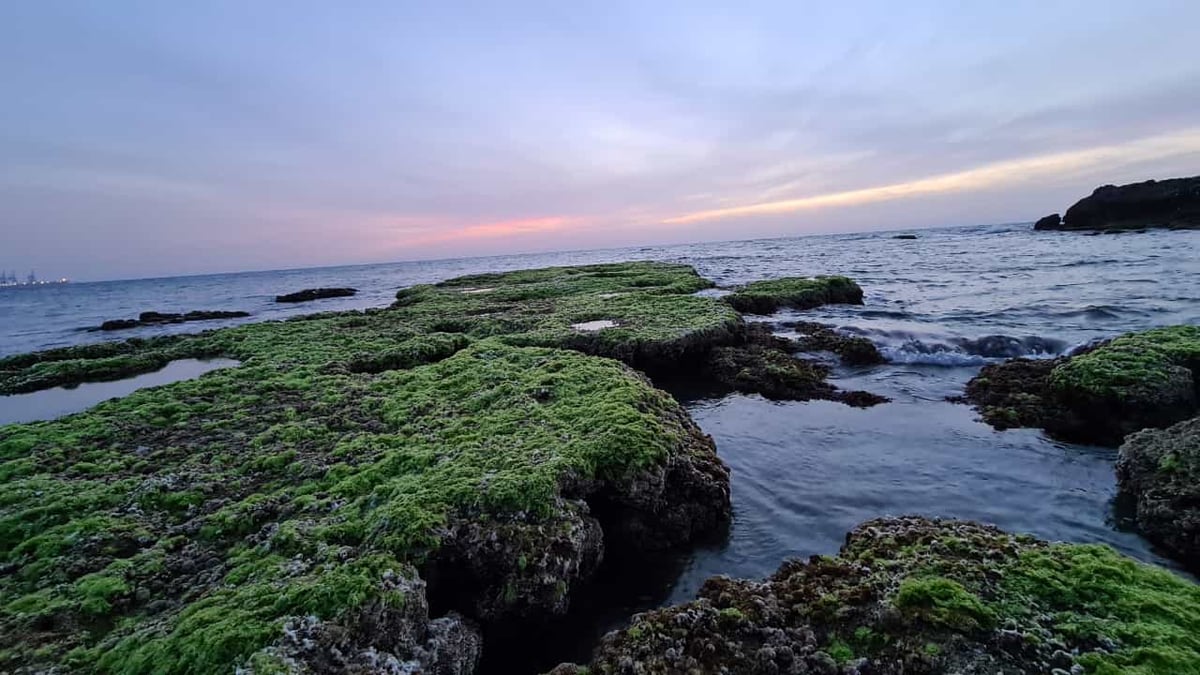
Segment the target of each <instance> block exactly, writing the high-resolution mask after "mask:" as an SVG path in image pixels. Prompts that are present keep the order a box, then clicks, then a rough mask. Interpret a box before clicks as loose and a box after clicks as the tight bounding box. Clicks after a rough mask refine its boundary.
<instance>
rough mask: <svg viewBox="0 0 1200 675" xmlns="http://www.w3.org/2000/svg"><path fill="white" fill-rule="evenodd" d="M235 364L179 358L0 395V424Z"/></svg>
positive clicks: (44, 416)
mask: <svg viewBox="0 0 1200 675" xmlns="http://www.w3.org/2000/svg"><path fill="white" fill-rule="evenodd" d="M236 365H238V362H237V361H234V360H232V359H207V360H203V361H201V360H199V359H179V360H177V361H172V362H170V363H168V364H167V365H166V366H165V367H163V368H162V369H161V370H156V371H154V372H153V373H145V374H143V375H138V376H136V377H131V378H128V379H125V380H116V381H114V382H89V383H86V384H81V385H79V386H77V387H70V388H68V387H55V388H54V389H44V390H42V391H35V392H32V393H29V394H16V395H14V396H0V424H15V423H17V422H37V421H40V420H52V419H55V418H57V417H62V416H63V415H70V414H71V413H77V412H82V411H84V410H87V409H88V408H90V407H92V406H94V405H96V404H97V403H100V402H102V401H107V400H108V399H110V398H118V397H120V396H126V395H128V394H131V393H133V392H135V391H137V390H138V389H145V388H146V387H157V386H159V385H163V384H170V383H172V382H179V381H181V380H190V379H192V378H194V377H200V376H201V375H203V374H204V373H207V372H208V371H210V370H217V369H219V368H230V367H232V366H236Z"/></svg>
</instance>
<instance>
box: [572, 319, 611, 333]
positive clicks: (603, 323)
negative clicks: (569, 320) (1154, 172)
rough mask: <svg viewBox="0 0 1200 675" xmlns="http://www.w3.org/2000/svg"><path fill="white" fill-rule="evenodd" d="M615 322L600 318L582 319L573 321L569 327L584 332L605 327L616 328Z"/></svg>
mask: <svg viewBox="0 0 1200 675" xmlns="http://www.w3.org/2000/svg"><path fill="white" fill-rule="evenodd" d="M616 327H617V322H616V321H613V320H611V319H600V320H599V321H584V322H583V323H573V324H571V328H574V329H575V330H581V331H584V332H585V333H590V332H595V331H598V330H604V329H605V328H616Z"/></svg>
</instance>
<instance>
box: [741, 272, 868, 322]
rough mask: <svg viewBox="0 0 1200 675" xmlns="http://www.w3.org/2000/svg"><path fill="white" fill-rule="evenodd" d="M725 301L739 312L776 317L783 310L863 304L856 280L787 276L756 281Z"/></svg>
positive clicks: (836, 277)
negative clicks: (785, 308)
mask: <svg viewBox="0 0 1200 675" xmlns="http://www.w3.org/2000/svg"><path fill="white" fill-rule="evenodd" d="M724 299H725V301H726V302H728V303H729V304H730V305H732V306H733V307H734V308H735V309H737V310H738V311H740V312H749V313H751V314H773V313H774V312H777V311H779V310H780V309H782V308H784V307H791V308H794V309H812V308H813V307H819V306H821V305H828V304H854V305H861V304H862V302H863V292H862V289H861V288H859V286H858V284H856V283H854V281H853V280H851V279H849V278H847V277H842V276H828V277H814V278H811V279H805V278H799V277H785V278H782V279H770V280H767V281H755V282H753V283H750V284H747V285H745V286H743V287H741V288H739V289H737V291H736V292H734V293H732V294H730V295H727V296H725V298H724Z"/></svg>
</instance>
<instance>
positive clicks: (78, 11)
mask: <svg viewBox="0 0 1200 675" xmlns="http://www.w3.org/2000/svg"><path fill="white" fill-rule="evenodd" d="M1197 26H1200V2H1195V1H1193V0H1178V1H1175V2H1156V1H1153V0H1142V1H1140V2H1137V3H1133V2H1125V1H1121V2H1115V1H1105V0H1091V1H1089V2H1052V1H1048V0H1042V1H1040V2H1023V1H1013V2H1003V3H984V2H950V1H945V0H943V1H938V2H922V1H919V0H910V1H908V2H903V3H900V2H890V1H889V2H855V1H849V0H848V1H847V2H841V3H832V2H820V3H812V2H799V1H796V0H778V1H770V2H758V1H755V0H742V1H740V2H737V3H730V2H721V3H707V2H702V1H700V0H689V1H686V2H674V1H672V0H655V1H654V2H645V1H644V0H638V1H636V2H628V3H626V2H606V3H590V2H583V1H580V2H520V1H515V0H514V1H513V2H504V3H500V2H479V3H464V2H450V1H447V2H438V3H433V2H428V3H426V2H421V3H418V2H410V1H405V0H387V1H379V2H372V1H366V0H360V1H347V2H338V3H331V2H324V1H322V2H310V1H307V0H289V1H287V2H284V1H282V0H275V1H271V0H262V1H258V2H245V1H244V0H238V1H236V2H224V1H220V0H203V1H196V2H162V1H160V0H152V1H144V2H142V1H134V0H105V1H104V2H97V1H94V0H89V1H83V0H79V1H75V2H68V1H62V0H36V1H34V0H27V1H22V0H16V1H13V2H4V3H0V91H2V92H3V95H2V96H0V269H2V268H18V270H19V271H20V272H21V273H24V271H25V270H27V269H37V270H38V271H39V272H40V273H42V274H43V276H69V277H72V278H77V279H89V280H94V279H108V278H129V277H141V276H158V275H173V274H194V273H204V272H220V271H237V270H250V269H279V268H291V267H302V266H312V265H329V264H350V263H366V262H384V261H395V260H412V259H431V258H446V257H461V256H474V255H492V254H505V253H516V252H537V251H549V250H572V249H586V248H599V247H618V246H631V245H648V244H667V243H678V242H689V241H723V240H734V239H749V238H760V237H781V236H793V235H803V234H809V233H825V232H841V231H862V230H888V229H900V228H912V227H931V226H946V225H959V224H962V225H966V224H981V223H1002V222H1018V221H1031V220H1034V219H1036V218H1038V217H1040V216H1042V215H1045V214H1047V213H1050V212H1054V211H1063V210H1065V209H1066V208H1067V207H1068V206H1070V205H1071V203H1073V202H1074V201H1075V200H1076V199H1078V198H1080V197H1082V196H1084V195H1086V194H1088V193H1090V192H1091V190H1092V189H1093V188H1095V187H1096V186H1098V185H1102V184H1106V183H1117V184H1120V183H1124V182H1132V181H1136V180H1144V179H1149V178H1169V177H1175V176H1183V175H1195V174H1200V58H1196V55H1195V42H1196V37H1197V34H1196V30H1197V29H1196V27H1197Z"/></svg>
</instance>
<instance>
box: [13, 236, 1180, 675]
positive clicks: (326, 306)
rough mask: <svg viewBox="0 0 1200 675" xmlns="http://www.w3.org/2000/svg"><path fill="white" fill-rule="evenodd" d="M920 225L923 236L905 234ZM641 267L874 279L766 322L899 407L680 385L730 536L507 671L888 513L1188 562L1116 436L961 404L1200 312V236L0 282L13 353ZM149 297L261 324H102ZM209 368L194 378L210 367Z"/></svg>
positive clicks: (627, 590)
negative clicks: (667, 264) (1076, 435)
mask: <svg viewBox="0 0 1200 675" xmlns="http://www.w3.org/2000/svg"><path fill="white" fill-rule="evenodd" d="M908 234H911V235H915V236H916V238H915V239H897V238H895V237H896V235H908ZM622 260H664V261H671V262H680V263H687V264H689V265H693V266H694V267H695V268H696V269H697V270H698V271H699V272H700V273H701V274H702V275H704V276H705V277H708V278H710V279H712V280H713V281H715V282H716V283H717V284H718V285H720V286H723V287H729V286H736V285H737V284H741V283H745V282H749V281H754V280H757V279H768V278H774V277H782V276H796V275H802V276H809V275H817V274H845V275H848V276H850V277H853V278H854V279H855V280H857V281H858V282H859V284H860V285H861V286H862V287H863V289H864V290H865V292H866V304H865V305H863V306H829V307H824V308H819V309H816V310H811V311H806V312H790V311H785V312H783V313H781V314H778V315H775V316H771V317H752V318H753V319H754V320H760V321H768V322H771V323H772V324H780V323H783V322H786V321H788V320H794V319H798V318H803V319H804V320H810V321H820V322H825V323H829V324H833V325H836V326H837V327H839V328H840V329H841V330H844V331H847V332H850V333H854V334H858V335H862V336H865V337H868V338H870V339H871V340H873V341H874V342H875V343H876V344H877V345H879V347H880V349H881V350H882V352H883V353H884V355H886V356H887V357H888V359H889V363H887V364H885V365H880V366H870V367H845V366H840V365H838V366H836V367H835V370H834V382H835V384H837V385H839V386H841V387H843V388H852V389H864V390H867V391H871V392H875V393H879V394H883V395H885V396H887V397H889V398H891V399H892V400H891V402H890V403H886V404H883V405H878V406H875V407H872V408H868V409H857V408H850V407H847V406H844V405H841V404H838V403H831V402H826V401H815V402H804V403H797V402H772V401H767V400H765V399H762V398H760V397H758V396H747V395H740V394H733V395H728V396H724V397H721V398H711V397H706V396H705V395H704V394H702V393H693V392H689V391H686V390H679V391H674V392H672V393H674V394H675V395H676V397H677V398H679V399H680V400H681V401H682V402H683V403H684V405H685V406H686V407H687V409H688V410H689V412H690V413H691V415H692V417H693V418H694V419H695V420H696V421H697V422H698V423H699V425H700V427H701V428H702V429H703V430H704V431H705V432H707V433H708V434H711V435H712V437H713V439H714V440H715V441H716V445H717V449H718V453H719V454H720V456H721V458H722V459H723V460H724V461H725V462H726V463H727V464H728V465H729V467H730V469H731V472H732V473H731V475H732V478H731V480H732V484H731V487H732V498H733V510H734V517H733V522H732V525H731V526H730V528H729V531H728V532H727V533H724V534H723V535H722V536H720V537H718V538H716V539H715V540H714V541H711V542H706V543H705V544H703V545H701V546H699V547H697V548H695V549H693V550H690V551H686V552H683V553H681V554H678V555H672V556H669V557H667V558H664V559H663V560H656V561H654V562H653V563H652V564H647V563H646V562H645V561H635V562H633V563H624V562H621V561H613V562H612V563H611V564H610V565H608V566H607V567H606V568H605V569H604V570H602V572H601V576H600V578H599V580H598V582H597V584H596V586H595V587H594V588H593V591H592V592H590V593H586V594H584V595H582V596H580V597H579V598H577V599H576V600H575V604H574V608H573V610H572V612H571V614H570V616H568V617H566V618H565V619H563V620H561V621H557V622H555V623H554V624H553V625H550V626H545V627H543V628H542V630H541V631H540V632H539V633H538V638H537V639H538V642H537V645H538V649H524V648H520V645H515V646H514V648H513V649H511V650H497V651H494V652H493V656H491V657H485V658H487V659H488V662H487V663H485V670H486V671H490V672H521V671H531V670H537V669H547V668H549V667H552V666H553V665H554V664H555V663H557V662H559V661H562V660H572V659H575V660H586V658H587V653H588V650H590V648H591V646H592V645H594V644H595V640H596V639H597V638H598V637H599V635H600V634H601V633H603V632H604V631H606V630H609V629H611V628H613V627H615V626H618V625H620V623H621V622H622V621H626V620H628V618H629V616H630V615H631V614H632V613H633V612H637V611H642V610H645V609H648V608H652V607H655V606H661V605H664V604H671V603H676V602H683V601H686V600H689V599H691V598H692V597H694V596H695V594H696V591H697V590H698V589H699V587H700V584H702V583H703V581H704V580H705V579H706V578H708V577H710V576H713V575H720V574H725V575H729V576H733V577H749V578H761V577H765V576H767V575H769V574H771V573H772V572H773V571H774V570H775V569H776V568H777V567H778V566H779V564H780V563H781V562H782V561H783V560H785V559H787V558H793V557H807V556H811V555H819V554H822V555H830V554H835V553H836V552H837V551H838V548H839V546H840V545H841V544H842V542H843V541H844V538H845V535H846V532H847V531H848V530H850V529H851V528H853V527H854V526H855V525H857V524H858V523H861V522H863V521H865V520H868V519H871V518H876V517H880V516H885V515H899V514H922V515H927V516H942V517H954V518H966V519H972V520H979V521H984V522H988V523H993V524H995V525H998V526H1000V527H1002V528H1004V529H1007V530H1011V531H1015V532H1028V533H1032V534H1034V535H1037V536H1039V537H1042V538H1046V539H1051V540H1063V541H1071V542H1102V543H1106V544H1109V545H1111V546H1113V547H1115V548H1116V549H1118V550H1120V551H1121V552H1123V553H1126V554H1128V555H1130V556H1133V557H1135V558H1138V559H1140V560H1143V561H1146V562H1149V563H1151V564H1155V565H1161V566H1163V567H1166V568H1168V569H1172V570H1174V571H1175V572H1176V573H1178V574H1185V573H1184V572H1182V571H1180V570H1178V569H1176V566H1175V565H1174V564H1173V563H1172V562H1171V561H1169V560H1167V559H1166V558H1164V557H1162V556H1161V555H1160V554H1159V552H1157V551H1156V550H1155V549H1154V548H1153V546H1151V545H1150V544H1149V543H1148V542H1146V541H1145V540H1144V539H1143V538H1141V537H1140V536H1139V535H1138V533H1137V532H1136V531H1135V529H1134V528H1133V527H1132V525H1131V522H1130V514H1129V512H1128V505H1127V504H1124V503H1123V501H1122V500H1120V499H1118V497H1117V493H1116V488H1115V485H1116V484H1115V478H1114V474H1113V462H1114V460H1115V457H1116V451H1115V450H1114V449H1111V448H1100V447H1091V446H1086V445H1076V444H1071V443H1063V442H1060V441H1056V440H1053V439H1050V438H1047V437H1046V436H1045V435H1044V434H1042V433H1041V432H1040V431H1037V430H1032V429H1018V430H1009V431H996V430H994V429H992V428H990V427H989V426H987V425H986V424H983V423H982V422H980V421H979V420H978V418H977V415H976V413H975V412H974V411H973V410H972V409H971V408H970V407H969V406H966V405H962V404H958V403H953V402H950V401H949V400H948V399H949V398H951V397H954V396H957V395H960V394H962V392H963V387H964V385H965V384H966V382H967V381H968V380H969V379H970V378H971V377H972V376H973V375H975V374H976V373H977V372H978V370H979V368H980V367H982V366H983V365H985V364H987V363H991V362H996V361H1000V360H1003V359H1005V358H1010V357H1014V356H1027V357H1033V358H1050V357H1053V356H1056V355H1059V354H1062V353H1065V352H1067V351H1069V350H1070V349H1072V348H1074V347H1077V346H1080V345H1084V344H1087V343H1090V342H1092V341H1095V340H1100V339H1104V338H1108V337H1112V336H1115V335H1118V334H1121V333H1124V332H1128V331H1133V330H1140V329H1146V328H1151V327H1154V326H1162V325H1169V324H1200V232H1197V231H1190V232H1189V231H1167V230H1151V231H1147V232H1143V233H1124V234H1115V235H1110V234H1103V235H1096V236H1089V235H1087V234H1081V233H1072V232H1034V231H1033V229H1032V226H1031V225H1030V224H1029V223H1018V224H1010V225H996V226H975V227H955V228H944V229H922V230H909V231H894V232H872V233H862V234H835V235H821V236H804V237H795V238H785V239H769V240H755V241H733V242H722V243H703V244H688V245H678V246H662V247H639V248H625V249H606V250H597V251H575V252H568V253H547V254H535V255H515V256H500V257H488V258H469V259H459V260H441V261H430V262H400V263H391V264H377V265H362V266H352V267H326V268H317V269H297V270H284V271H272V272H247V273H238V274H217V275H209V276H190V277H177V278H163V279H142V280H135V281H109V282H100V283H72V284H66V285H52V286H38V287H28V288H24V287H22V288H0V356H4V355H10V354H16V353H21V352H27V351H32V350H39V349H47V348H51V347H62V346H68V345H77V344H84V343H89V342H96V341H100V340H108V339H124V338H127V337H133V336H139V337H144V336H149V335H158V334H164V333H173V332H193V331H197V330H201V329H207V328H214V327H219V326H222V325H234V324H237V323H242V322H245V321H269V320H275V319H282V318H286V317H288V316H293V315H297V314H303V313H309V312H314V311H329V310H349V309H363V308H367V307H382V306H386V305H387V304H389V302H390V301H391V299H392V298H393V296H394V294H395V292H396V290H397V289H398V288H401V287H405V286H409V285H413V284H418V283H429V282H436V281H439V280H442V279H447V278H451V277H454V276H459V275H463V274H472V273H479V272H486V271H504V270H514V269H521V268H530V267H544V266H549V265H576V264H585V263H599V262H612V261H622ZM319 286H351V287H354V288H357V289H359V291H360V292H359V294H358V295H356V296H354V297H350V298H337V299H330V300H323V301H319V302H317V303H306V304H299V305H280V304H276V303H275V302H273V299H274V296H275V295H277V294H281V293H286V292H291V291H296V290H300V289H304V288H311V287H319ZM150 310H153V311H159V312H186V311H189V310H242V311H247V312H250V313H251V317H249V318H247V319H239V320H231V321H223V322H205V323H194V324H177V325H168V326H162V327H155V328H142V329H136V330H132V331H122V332H119V333H100V332H91V331H88V330H87V329H88V328H89V327H94V326H98V325H99V324H100V323H101V322H103V321H105V320H107V319H118V318H133V317H136V316H137V314H139V313H140V312H143V311H150ZM780 330H781V331H782V333H783V334H786V331H783V329H780ZM205 367H206V366H204V364H192V365H191V366H188V367H181V368H180V371H181V372H182V373H184V374H185V375H186V376H193V375H195V374H198V372H200V371H202V370H204V369H205ZM213 367H215V366H213ZM143 377H147V376H143ZM163 379H164V376H162V375H160V376H159V378H158V379H151V380H147V381H145V384H146V385H154V384H161V383H162V381H163ZM167 379H170V378H169V377H168V378H167ZM110 386H115V387H116V389H109V390H105V391H102V392H100V394H98V395H101V396H103V395H105V394H108V395H115V394H120V393H124V391H123V390H121V386H122V385H119V384H114V385H110ZM129 386H133V387H136V386H142V383H133V384H132V385H129ZM68 393H69V392H68V391H67V390H63V393H62V394H61V395H59V396H58V397H57V398H55V396H54V395H51V396H49V397H48V398H46V399H45V400H43V401H40V402H39V401H33V402H31V399H28V398H22V397H20V396H14V397H0V422H2V421H5V420H7V421H13V419H14V415H15V416H17V417H19V416H20V415H25V416H30V415H33V416H35V417H36V416H37V415H38V414H39V412H40V413H41V415H42V416H53V415H56V414H61V412H63V411H64V410H63V409H64V407H65V408H69V407H70V406H72V405H74V406H78V405H81V404H80V403H78V402H75V403H64V402H63V397H64V396H67V395H68ZM43 394H44V393H43ZM5 415H8V417H7V418H6V417H5ZM491 642H492V643H493V644H495V640H492V641H491ZM514 644H515V643H514ZM547 645H549V646H550V647H549V648H547ZM485 653H486V650H485Z"/></svg>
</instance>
